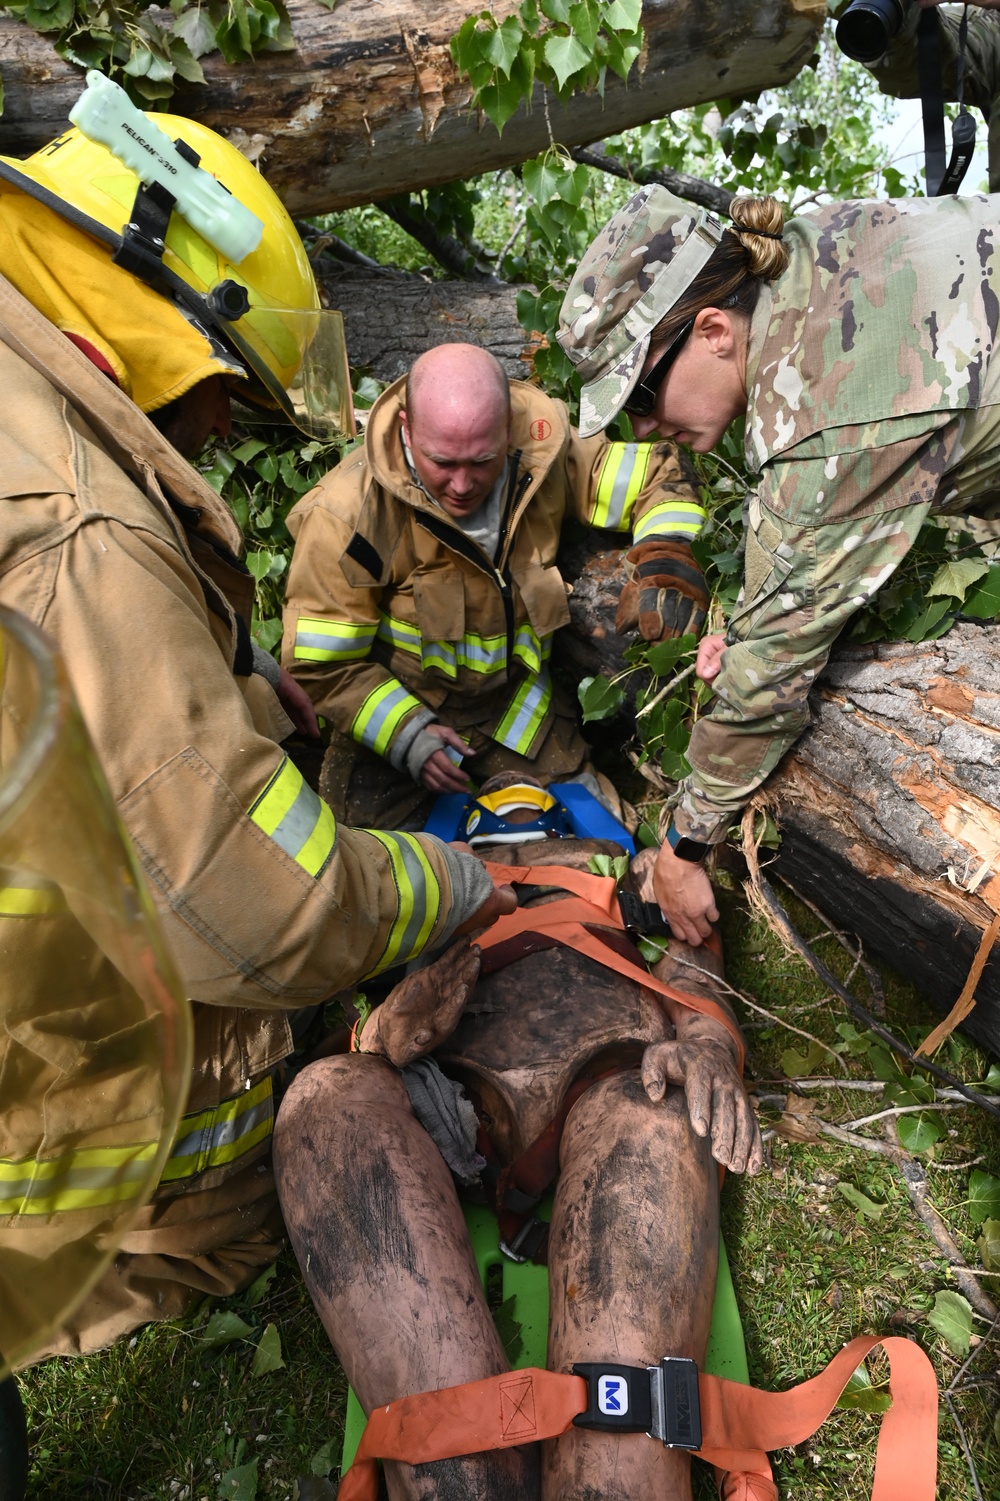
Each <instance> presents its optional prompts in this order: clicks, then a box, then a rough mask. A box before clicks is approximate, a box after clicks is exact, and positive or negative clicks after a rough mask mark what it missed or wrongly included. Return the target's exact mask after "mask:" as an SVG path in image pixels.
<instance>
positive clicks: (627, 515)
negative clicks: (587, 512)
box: [590, 443, 650, 532]
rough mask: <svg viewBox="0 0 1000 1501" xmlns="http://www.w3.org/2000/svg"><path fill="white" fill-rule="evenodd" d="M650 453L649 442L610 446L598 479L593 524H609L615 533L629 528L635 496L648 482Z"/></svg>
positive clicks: (592, 515) (613, 444) (591, 519)
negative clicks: (647, 473)
mask: <svg viewBox="0 0 1000 1501" xmlns="http://www.w3.org/2000/svg"><path fill="white" fill-rule="evenodd" d="M649 453H650V445H649V444H648V443H612V444H610V445H609V447H608V452H607V455H606V456H605V459H604V463H603V464H602V465H601V475H600V478H599V480H598V481H597V497H596V499H595V501H594V509H593V512H592V513H591V517H590V523H591V525H592V526H606V527H610V528H611V530H612V531H615V532H624V531H627V530H628V527H629V524H630V522H631V519H632V507H633V506H634V505H635V499H636V496H637V495H638V494H639V491H640V490H641V489H642V487H643V485H644V484H645V482H646V470H647V469H648V468H649Z"/></svg>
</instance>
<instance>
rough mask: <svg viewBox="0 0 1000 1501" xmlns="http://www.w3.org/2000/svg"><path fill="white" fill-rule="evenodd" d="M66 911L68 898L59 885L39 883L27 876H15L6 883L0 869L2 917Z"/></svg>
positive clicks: (31, 915) (50, 915)
mask: <svg viewBox="0 0 1000 1501" xmlns="http://www.w3.org/2000/svg"><path fill="white" fill-rule="evenodd" d="M65 911H66V898H65V897H64V896H63V894H62V891H61V890H60V888H59V887H58V886H53V885H50V884H49V883H48V882H47V881H39V882H38V883H37V884H36V883H35V882H33V881H31V880H30V879H29V878H28V877H26V876H13V877H12V878H10V880H9V884H5V883H4V872H3V871H0V917H55V916H56V915H57V914H58V913H60V912H65Z"/></svg>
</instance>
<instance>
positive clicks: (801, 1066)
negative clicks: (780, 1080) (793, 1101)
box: [781, 1042, 830, 1079]
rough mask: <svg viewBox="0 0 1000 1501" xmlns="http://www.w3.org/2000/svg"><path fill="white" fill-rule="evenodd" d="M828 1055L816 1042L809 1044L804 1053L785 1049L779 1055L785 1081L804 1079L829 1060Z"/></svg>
mask: <svg viewBox="0 0 1000 1501" xmlns="http://www.w3.org/2000/svg"><path fill="white" fill-rule="evenodd" d="M829 1057H830V1054H829V1053H828V1052H827V1050H826V1048H824V1047H821V1046H820V1044H819V1043H818V1042H811V1043H810V1044H809V1048H808V1051H807V1052H806V1053H804V1054H803V1053H798V1052H796V1050H795V1049H794V1048H787V1049H786V1050H785V1052H783V1053H782V1055H781V1071H782V1073H783V1074H784V1075H785V1078H786V1079H806V1078H808V1077H809V1075H810V1074H811V1073H812V1071H813V1069H815V1068H818V1067H819V1065H820V1064H821V1063H825V1062H827V1061H828V1060H829Z"/></svg>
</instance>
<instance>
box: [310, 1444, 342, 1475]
mask: <svg viewBox="0 0 1000 1501" xmlns="http://www.w3.org/2000/svg"><path fill="white" fill-rule="evenodd" d="M340 1450H341V1445H340V1444H339V1443H338V1442H337V1440H336V1439H335V1438H330V1439H327V1441H326V1443H325V1444H324V1445H323V1447H322V1449H317V1450H316V1453H315V1454H314V1455H313V1457H312V1459H311V1460H310V1461H309V1469H310V1471H311V1473H312V1474H313V1475H329V1473H330V1471H331V1470H332V1469H333V1467H334V1465H336V1464H339V1463H340Z"/></svg>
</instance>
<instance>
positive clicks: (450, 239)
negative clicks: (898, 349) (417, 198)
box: [375, 198, 507, 287]
mask: <svg viewBox="0 0 1000 1501" xmlns="http://www.w3.org/2000/svg"><path fill="white" fill-rule="evenodd" d="M375 207H376V208H377V209H379V210H380V211H381V212H382V213H383V214H385V216H386V218H387V219H391V220H392V222H393V223H394V224H398V225H399V227H400V229H405V231H406V233H407V234H408V235H412V237H413V238H414V239H415V240H416V242H417V244H418V245H422V246H423V248H424V249H425V250H426V251H427V252H428V254H429V255H432V256H433V257H434V259H435V260H436V261H437V263H438V265H439V266H443V267H444V269H445V270H446V271H450V272H451V274H452V276H460V277H462V279H463V280H464V281H475V282H479V284H480V285H481V286H488V287H504V286H506V285H507V283H506V282H504V281H501V280H500V278H499V277H497V276H495V275H494V273H493V270H492V268H491V267H490V266H489V265H488V264H487V262H486V256H487V252H486V250H485V248H484V247H483V246H482V245H480V244H479V243H478V241H476V240H470V241H469V242H468V244H463V243H462V241H461V240H457V239H456V238H455V236H454V235H449V234H442V233H441V231H440V230H437V229H435V228H434V226H433V224H432V223H431V221H430V219H429V218H428V216H427V214H426V213H425V212H424V210H423V209H422V208H421V207H420V205H419V204H414V203H413V201H412V199H410V200H407V199H405V198H383V199H381V200H378V201H376V203H375Z"/></svg>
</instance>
